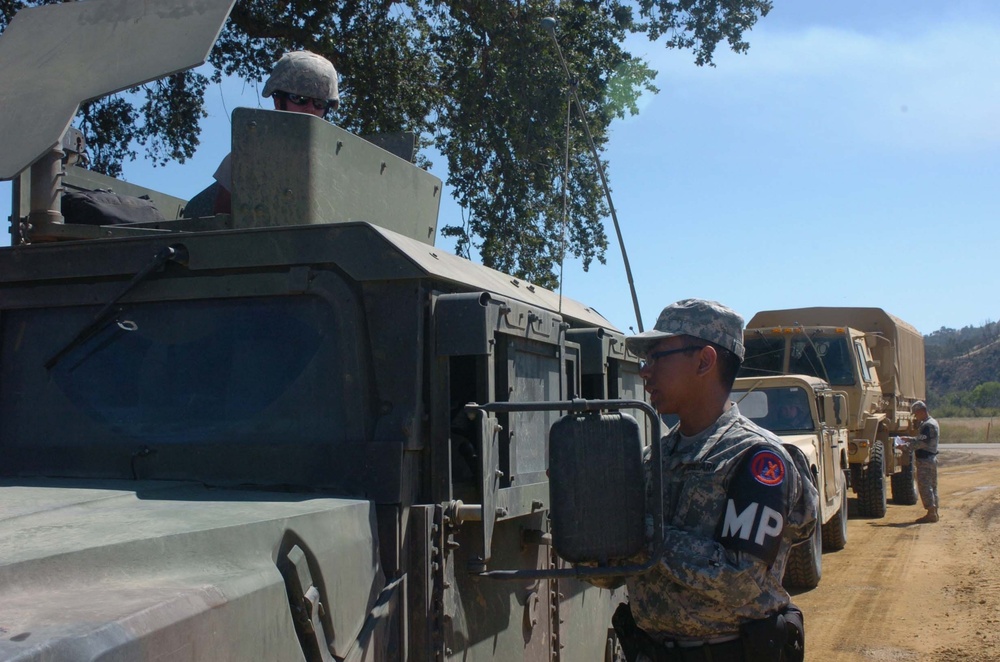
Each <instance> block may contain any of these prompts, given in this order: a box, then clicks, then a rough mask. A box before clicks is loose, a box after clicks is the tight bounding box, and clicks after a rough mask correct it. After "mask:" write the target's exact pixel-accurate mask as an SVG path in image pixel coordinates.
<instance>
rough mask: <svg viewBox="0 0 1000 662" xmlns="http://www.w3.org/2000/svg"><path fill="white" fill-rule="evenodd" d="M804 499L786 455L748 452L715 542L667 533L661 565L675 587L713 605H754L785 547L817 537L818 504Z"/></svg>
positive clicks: (685, 533) (731, 487) (760, 450)
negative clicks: (796, 538) (794, 538)
mask: <svg viewBox="0 0 1000 662" xmlns="http://www.w3.org/2000/svg"><path fill="white" fill-rule="evenodd" d="M813 495H814V496H815V488H814V491H813ZM802 496H803V490H802V488H801V484H800V479H799V476H798V472H797V470H796V469H795V467H794V465H793V464H791V463H789V462H788V461H787V459H786V457H785V456H784V455H782V454H781V453H779V452H777V451H775V450H773V449H770V448H767V447H764V448H758V449H756V450H754V451H751V452H748V453H747V457H746V458H745V459H744V460H743V461H742V462H741V463H740V465H739V466H738V468H737V469H736V470H735V473H734V475H733V478H732V479H731V480H730V484H729V492H728V494H727V498H726V502H725V511H724V512H723V513H721V514H720V520H719V523H718V526H717V529H716V532H715V536H714V537H712V538H709V537H706V536H702V535H697V534H694V533H691V532H688V531H684V530H681V529H678V528H675V527H667V529H666V531H665V535H664V538H665V542H666V549H667V553H666V554H665V556H664V558H663V559H662V561H661V563H662V565H663V567H664V568H665V569H666V570H667V572H668V573H669V574H670V575H671V576H672V578H673V579H674V581H676V582H677V583H679V584H681V585H682V586H684V587H686V588H687V589H689V590H691V591H695V592H698V593H701V594H702V595H703V596H704V597H706V598H708V599H712V600H716V601H718V602H720V603H726V604H744V603H746V602H749V601H751V600H753V599H755V598H756V597H757V596H758V595H760V592H761V591H762V590H763V588H764V586H765V585H766V582H767V577H768V574H769V573H770V572H771V567H772V566H773V564H774V563H775V562H776V561H777V560H778V555H779V553H787V549H788V546H787V545H782V541H783V540H784V539H786V538H787V536H788V535H789V534H790V533H791V534H793V535H800V534H801V533H802V532H803V531H804V530H805V529H808V531H810V532H811V531H812V528H811V527H812V526H813V525H814V524H815V519H816V515H815V513H816V502H815V500H814V499H813V500H812V501H811V502H810V500H809V499H808V498H807V499H806V502H804V503H803V502H802ZM786 527H792V529H793V530H792V531H789V529H788V528H786Z"/></svg>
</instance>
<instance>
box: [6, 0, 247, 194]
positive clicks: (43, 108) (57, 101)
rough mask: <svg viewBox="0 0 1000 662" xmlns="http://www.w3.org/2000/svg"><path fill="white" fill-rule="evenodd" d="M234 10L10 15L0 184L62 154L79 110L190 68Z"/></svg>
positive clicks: (106, 1) (97, 1) (93, 3)
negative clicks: (50, 154)
mask: <svg viewBox="0 0 1000 662" xmlns="http://www.w3.org/2000/svg"><path fill="white" fill-rule="evenodd" d="M233 1H234V0H157V1H156V2H145V1H143V0H89V1H88V2H69V3H65V4H55V5H43V6H41V7H33V8H29V9H24V10H22V11H19V12H18V13H17V16H15V17H14V20H13V21H11V23H10V25H9V26H8V28H7V29H6V30H5V31H4V33H3V37H2V38H0V108H3V113H2V114H0V135H3V136H4V146H3V150H0V179H11V178H13V177H14V176H15V175H17V173H19V172H20V171H21V170H23V169H25V168H27V167H28V166H29V165H31V164H32V163H34V162H35V161H36V160H37V159H38V158H39V157H41V156H42V155H43V154H45V153H46V152H47V151H48V150H49V149H51V148H52V147H55V146H56V145H58V144H59V142H60V140H61V138H62V135H63V133H64V132H65V131H66V129H67V127H69V124H70V122H71V121H72V119H73V116H74V115H75V114H76V111H77V108H78V107H79V104H80V103H81V102H83V101H87V100H88V99H94V98H97V97H100V96H103V95H105V94H110V93H112V92H117V91H118V90H123V89H126V88H128V87H132V86H133V85H138V84H140V83H143V82H146V81H149V80H153V79H155V78H160V77H161V76H166V75H167V74H171V73H174V72H177V71H183V70H185V69H190V68H191V67H196V66H198V65H199V64H201V63H203V62H204V61H205V59H206V58H207V57H208V53H209V51H210V50H211V49H212V45H213V44H214V43H215V40H216V38H217V37H218V36H219V31H220V30H221V29H222V24H223V23H224V22H225V20H226V17H227V16H228V15H229V10H230V9H231V8H232V6H233Z"/></svg>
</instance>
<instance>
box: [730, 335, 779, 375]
mask: <svg viewBox="0 0 1000 662" xmlns="http://www.w3.org/2000/svg"><path fill="white" fill-rule="evenodd" d="M745 345H746V355H745V357H744V359H743V365H742V367H741V368H740V373H739V375H740V377H766V376H768V375H780V374H782V368H783V367H784V358H785V339H784V338H783V337H781V336H778V337H775V338H768V337H767V336H764V335H757V334H755V333H754V332H753V331H747V333H746V338H745Z"/></svg>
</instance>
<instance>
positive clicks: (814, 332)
mask: <svg viewBox="0 0 1000 662" xmlns="http://www.w3.org/2000/svg"><path fill="white" fill-rule="evenodd" d="M745 336H746V344H747V360H746V362H745V363H744V364H743V368H742V370H741V371H740V375H741V376H745V377H752V376H767V375H775V374H804V375H813V376H816V377H819V378H821V379H824V380H825V381H827V382H829V384H830V385H831V386H832V387H833V388H835V389H838V390H842V391H844V392H845V393H846V394H847V399H848V407H849V415H848V427H849V428H850V439H849V441H848V454H847V457H848V462H849V463H850V467H851V472H850V475H851V487H852V488H853V490H854V492H855V493H856V494H857V496H858V514H859V515H861V516H862V517H883V516H884V515H885V511H886V488H885V477H886V476H889V477H890V483H891V486H892V499H893V501H895V502H896V503H900V504H906V505H912V504H914V503H916V500H917V492H916V485H915V482H914V481H915V474H914V463H913V457H912V455H913V454H912V452H911V451H904V450H901V449H900V448H897V447H895V446H894V444H893V442H892V439H893V437H894V436H895V435H897V434H904V433H906V432H907V431H909V430H910V429H911V428H912V424H913V419H912V416H911V414H910V405H911V404H912V403H913V402H915V401H916V400H921V399H923V398H924V397H925V374H924V340H923V336H921V335H920V332H919V331H917V330H916V329H915V328H914V327H912V326H911V325H909V324H907V323H906V322H904V321H903V320H901V319H899V318H898V317H895V316H893V315H890V314H889V313H887V312H885V311H884V310H882V309H881V308H797V309H789V310H770V311H764V312H760V313H757V314H756V315H754V317H753V318H752V319H751V320H750V322H749V323H748V324H747V328H746V332H745Z"/></svg>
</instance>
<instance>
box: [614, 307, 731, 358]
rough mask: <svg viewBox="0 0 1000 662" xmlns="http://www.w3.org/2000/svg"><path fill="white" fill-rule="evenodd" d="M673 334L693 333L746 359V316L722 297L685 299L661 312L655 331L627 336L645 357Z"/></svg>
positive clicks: (634, 349) (628, 344) (627, 341)
mask: <svg viewBox="0 0 1000 662" xmlns="http://www.w3.org/2000/svg"><path fill="white" fill-rule="evenodd" d="M672 336H692V337H694V338H700V339H702V340H707V341H708V342H710V343H713V344H715V345H718V346H719V347H722V348H723V349H728V350H729V351H730V352H732V353H733V354H735V355H736V356H738V357H739V358H740V359H741V360H742V359H743V352H744V348H743V318H742V317H740V316H739V314H738V313H737V312H736V311H734V310H733V309H732V308H729V307H727V306H724V305H722V304H721V303H719V302H718V301H707V300H705V299H684V300H683V301H678V302H677V303H672V304H670V305H669V306H667V307H666V308H664V309H663V311H662V312H661V313H660V316H659V318H657V320H656V325H655V326H654V327H653V330H652V331H646V332H644V333H638V334H636V335H634V336H629V337H628V338H626V339H625V345H626V347H628V348H629V350H631V351H632V352H633V353H634V354H636V355H638V356H640V357H645V356H646V354H648V353H649V350H650V349H652V348H653V346H654V345H656V343H658V342H660V341H661V340H663V339H664V338H670V337H672Z"/></svg>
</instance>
